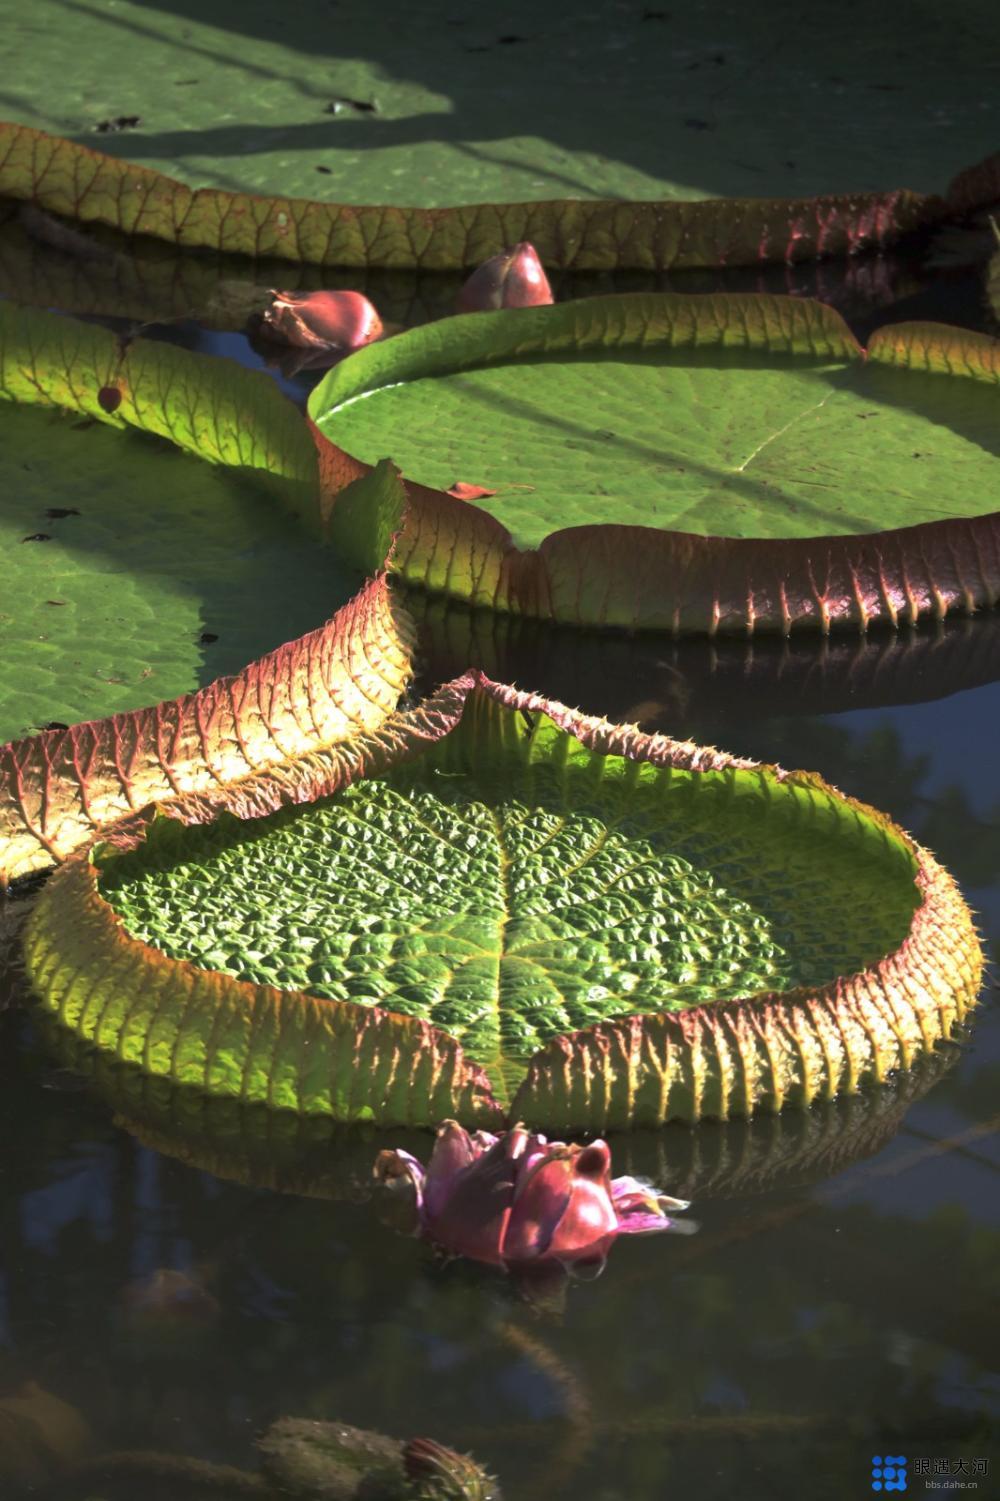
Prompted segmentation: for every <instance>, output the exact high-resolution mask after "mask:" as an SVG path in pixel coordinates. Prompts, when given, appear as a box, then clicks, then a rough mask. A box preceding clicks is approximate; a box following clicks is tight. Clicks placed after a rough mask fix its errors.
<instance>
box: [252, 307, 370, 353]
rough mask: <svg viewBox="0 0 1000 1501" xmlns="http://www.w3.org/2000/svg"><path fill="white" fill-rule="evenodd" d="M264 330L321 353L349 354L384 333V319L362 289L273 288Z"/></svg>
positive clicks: (283, 339)
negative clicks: (295, 290)
mask: <svg viewBox="0 0 1000 1501" xmlns="http://www.w3.org/2000/svg"><path fill="white" fill-rule="evenodd" d="M271 295H272V297H273V298H274V302H273V303H272V304H271V306H270V307H269V308H267V309H266V311H265V312H264V315H263V332H264V333H266V334H268V335H269V336H270V337H271V338H275V339H280V340H281V342H282V343H284V344H294V345H295V346H296V347H297V348H299V349H310V350H313V351H315V352H317V353H320V352H322V353H327V352H332V353H337V354H346V353H348V352H349V351H350V350H352V349H360V348H361V346H362V345H363V344H370V343H371V342H372V340H373V339H378V338H380V337H381V335H382V332H383V329H382V320H381V318H380V317H379V315H378V313H377V312H376V311H375V308H374V307H373V306H372V304H371V303H370V302H369V301H368V298H367V297H364V296H363V295H362V294H361V293H360V292H346V291H341V292H272V293H271Z"/></svg>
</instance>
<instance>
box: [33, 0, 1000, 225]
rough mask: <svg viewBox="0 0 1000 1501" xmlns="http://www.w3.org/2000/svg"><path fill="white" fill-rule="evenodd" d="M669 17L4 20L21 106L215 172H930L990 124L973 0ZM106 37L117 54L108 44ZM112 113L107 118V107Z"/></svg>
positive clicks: (310, 11)
mask: <svg viewBox="0 0 1000 1501" xmlns="http://www.w3.org/2000/svg"><path fill="white" fill-rule="evenodd" d="M801 22H802V13H801V11H800V10H799V9H798V8H797V7H796V5H795V4H794V3H793V0H765V3H761V4H759V5H756V6H745V7H742V8H739V7H733V6H732V5H730V4H728V3H726V0H702V3H701V4H699V5H698V6H697V7H691V8H689V9H688V11H686V12H685V15H684V24H683V29H682V30H681V29H679V27H678V23H677V18H676V15H675V14H674V15H672V14H670V13H669V9H668V11H667V12H665V11H664V10H663V9H662V7H652V6H650V7H643V6H634V7H633V6H629V7H625V6H622V5H620V4H615V3H613V0H600V3H592V4H590V5H588V7H587V8H586V9H585V10H581V9H579V8H574V9H572V10H565V11H564V10H562V9H561V8H556V9H549V10H547V11H545V12H544V13H543V12H540V11H539V9H538V7H537V6H536V5H534V4H532V3H531V0H508V3H506V4H505V5H504V7H503V10H502V12H497V11H490V10H487V9H484V8H478V7H469V6H455V5H453V4H450V3H435V4H429V5H425V6H422V7H421V8H420V12H419V15H415V13H414V11H413V8H412V7H411V6H409V5H406V4H404V3H403V0H385V3H383V5H382V6H381V7H380V10H379V21H378V25H374V26H373V24H372V14H371V9H370V6H369V4H368V3H367V0H339V3H338V4H337V6H336V7H335V8H333V7H329V8H327V9H323V10H317V8H316V7H314V6H309V7H297V6H290V7H285V8H284V9H281V10H277V9H275V7H274V6H273V5H272V4H270V3H268V0H211V3H208V4H205V3H200V0H199V3H194V0H184V3H173V4H171V5H170V6H169V7H166V6H162V5H161V6H152V5H149V4H144V3H142V0H116V4H115V5H114V7H113V8H111V9H106V8H103V7H95V6H87V5H81V6H72V7H67V6H66V5H65V4H60V3H59V0H36V5H35V7H34V9H33V10H32V12H31V14H30V16H29V15H28V14H27V13H24V14H21V13H16V14H13V15H12V16H11V17H10V19H9V24H8V28H7V32H6V36H5V46H6V56H7V58H8V61H9V74H10V76H9V79H8V84H7V87H6V89H5V95H4V100H5V105H6V107H7V108H8V109H9V110H11V111H12V112H13V113H14V114H15V115H16V117H17V118H19V119H21V120H23V121H24V122H25V123H26V124H29V125H34V126H39V127H41V128H43V129H45V130H55V131H58V132H59V133H60V134H63V135H72V136H75V137H76V138H77V139H78V140H81V141H86V142H88V143H91V144H93V143H99V144H101V145H102V146H104V147H105V148H106V149H107V150H108V151H110V152H113V153H114V154H115V155H122V156H127V157H129V158H132V159H134V160H137V161H141V162H144V163H146V164H147V165H149V166H152V167H158V168H163V169H164V170H166V171H167V172H171V173H173V174H175V175H177V176H181V177H184V178H188V179H193V180H195V181H196V182H197V183H199V184H206V185H210V186H212V187H215V188H225V189H232V188H236V189H241V190H243V191H249V192H260V193H292V194H296V195H299V196H307V197H313V196H317V195H319V194H323V195H324V196H329V197H330V198H332V199H335V200H340V201H344V202H352V203H359V202H360V203H364V202H370V203H385V202H409V203H416V204H421V205H424V206H430V205H432V204H456V203H473V202H490V201H499V202H505V201H511V200H520V201H526V200H539V199H542V200H544V199H552V198H556V197H580V198H585V199H586V198H591V199H593V198H623V197H624V198H632V199H640V200H641V199H651V198H661V199H676V198H686V199H696V198H704V197H714V196H723V195H726V196H730V197H737V198H740V197H742V198H745V197H747V196H750V195H753V196H758V195H761V196H764V197H775V196H788V195H790V194H812V193H842V192H850V191H860V190H866V189H876V190H877V189H880V188H885V187H887V186H892V185H895V184H900V185H903V186H909V187H914V188H919V189H928V190H932V191H933V190H940V188H941V187H942V186H943V184H944V182H945V181H946V180H947V177H948V175H949V173H950V172H952V171H954V170H955V168H956V167H957V166H958V165H959V164H960V163H961V162H963V161H966V160H971V159H972V158H974V157H976V156H979V155H982V153H983V151H984V150H987V149H989V148H990V147H992V146H994V145H995V143H996V136H997V128H996V116H995V107H994V93H995V75H994V73H993V71H992V64H993V60H994V59H993V52H992V49H991V47H990V45H989V39H990V38H991V37H992V35H993V29H992V28H993V12H992V11H991V9H990V6H989V3H988V0H966V4H965V5H964V6H963V8H962V15H961V18H960V20H958V21H957V22H956V24H954V25H943V24H942V18H941V15H940V13H939V12H937V11H935V10H933V9H923V8H921V9H916V8H913V9H911V10H910V11H909V12H908V13H907V16H906V24H905V26H900V24H899V17H898V15H897V14H896V13H894V12H891V11H888V10H886V11H882V10H875V9H872V10H871V11H870V12H869V13H868V14H866V16H865V18H864V35H863V45H859V41H861V40H862V39H861V38H859V29H858V18H857V16H856V15H854V14H853V13H852V12H851V10H850V9H846V8H845V7H844V6H843V5H842V4H839V3H838V0H813V4H812V5H811V6H810V10H809V28H808V35H807V36H804V35H803V33H802V28H801ZM112 59H113V66H111V60H112ZM116 127H119V128H116Z"/></svg>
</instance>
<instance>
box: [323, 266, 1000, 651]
mask: <svg viewBox="0 0 1000 1501" xmlns="http://www.w3.org/2000/svg"><path fill="white" fill-rule="evenodd" d="M661 340H662V341H666V342H668V343H670V344H676V345H677V346H679V347H695V346H697V347H700V348H704V347H710V346H716V347H731V348H739V349H754V350H757V349H759V350H761V351H762V352H763V353H765V354H768V355H770V354H781V355H794V356H796V357H799V356H801V357H802V358H807V359H808V358H816V359H821V358H827V359H838V360H854V359H867V360H870V361H876V362H878V363H881V364H889V365H894V366H897V367H899V368H902V369H912V370H915V371H926V372H933V373H937V374H941V375H947V376H953V377H955V378H962V379H974V380H977V381H983V382H987V383H991V384H1000V341H998V340H996V339H992V338H990V337H989V336H987V335H985V334H979V333H973V332H970V331H968V330H965V329H959V328H951V327H949V326H947V325H945V324H934V323H899V324H891V325H888V326H886V327H885V328H882V329H879V330H877V331H876V332H875V333H874V334H873V336H872V338H871V340H870V342H869V345H868V348H867V349H866V350H863V349H862V348H861V347H860V345H858V343H857V341H856V340H855V339H854V337H853V335H852V334H851V332H850V330H849V328H848V327H847V324H846V323H845V322H844V320H843V319H842V318H841V316H840V314H839V313H837V312H836V311H835V310H834V309H833V308H830V307H827V306H826V305H825V304H822V303H818V302H813V301H811V300H809V299H806V298H793V297H784V296H777V295H775V296H770V295H762V294H725V293H721V294H704V295H696V296H686V295H683V294H677V293H635V294H622V295H617V296H610V297H608V296H606V297H595V298H581V299H579V300H578V301H575V302H571V303H562V304H559V305H557V306H555V307H543V308H532V309H527V310H524V309H522V310H517V311H515V312H499V313H477V314H470V315H466V316H465V317H458V318H453V319H449V320H447V321H445V322H442V323H438V324H435V325H428V326H427V327H425V328H418V329H413V330H411V331H410V332H409V333H408V334H405V335H402V336H400V337H399V338H397V339H394V340H388V341H386V343H384V344H381V345H371V346H369V347H368V348H367V349H364V350H361V351H359V352H358V353H356V354H354V355H352V356H351V358H350V359H349V360H346V361H344V362H343V363H342V364H341V365H340V366H338V367H336V368H335V369H334V370H333V371H331V372H330V374H329V375H327V376H326V377H325V378H324V380H323V381H322V382H321V383H320V385H319V386H317V388H316V390H315V391H314V392H313V395H312V397H311V398H310V403H309V411H310V415H311V419H316V418H317V417H319V416H320V414H321V413H322V412H323V411H325V410H329V409H330V407H332V406H333V405H334V404H335V403H336V402H339V401H342V400H346V399H348V398H349V397H350V396H352V395H357V394H358V393H360V392H361V391H364V390H366V389H370V388H372V387H373V386H375V385H377V384H380V383H383V382H386V381H388V380H390V379H397V380H401V379H406V378H407V377H408V376H411V375H413V374H414V373H415V372H416V371H417V370H420V369H422V368H425V369H426V368H429V369H432V370H441V369H445V368H449V367H450V368H456V366H458V365H461V366H462V367H463V368H467V367H470V366H473V365H476V364H479V363H489V362H490V361H492V360H499V359H502V358H504V357H506V356H510V355H516V354H524V353H528V352H535V351H537V350H546V351H552V350H554V349H566V348H581V347H596V346H601V345H605V346H607V345H612V346H621V345H627V344H630V343H631V344H643V343H653V342H656V341H661ZM449 362H451V365H450V366H449ZM310 427H311V431H312V434H313V438H314V441H315V442H316V445H317V448H318V451H319V460H320V483H321V491H322V495H323V510H324V517H325V520H326V524H327V526H328V527H329V528H330V529H331V532H332V535H334V536H335V537H336V539H337V542H338V545H339V546H340V547H341V548H343V549H344V551H345V553H346V554H347V555H348V556H351V557H352V558H353V559H354V560H355V561H356V562H359V563H360V562H361V560H362V559H367V558H370V557H371V556H372V555H373V552H374V551H377V548H378V545H380V544H379V542H378V540H376V534H377V538H381V537H382V536H384V535H385V532H386V530H387V528H391V529H392V530H394V531H399V532H400V535H399V538H398V542H397V547H396V551H395V553H394V560H393V568H394V570H395V571H396V572H398V573H399V574H400V575H401V576H402V577H403V578H404V579H405V580H406V582H407V583H411V584H415V585H418V586H420V587H422V588H424V589H427V590H428V591H429V592H431V593H436V594H443V595H448V596H450V597H452V598H455V599H459V600H462V601H464V602H465V603H468V604H471V605H473V606H477V607H484V608H487V609H494V610H502V611H508V612H510V613H513V614H519V615H526V616H530V617H533V618H537V619H542V620H549V621H553V622H556V623H558V624H564V625H581V626H587V625H599V626H619V627H625V628H628V629H643V630H662V631H669V632H670V633H671V634H673V635H675V636H679V635H684V634H691V633H704V634H707V635H709V636H715V635H720V634H727V633H729V634H732V633H739V634H742V635H747V636H750V635H753V634H755V633H757V632H776V633H779V634H782V635H785V636H787V635H790V634H791V632H792V631H793V630H796V629H800V628H805V629H809V630H813V631H819V632H822V633H823V634H827V633H829V632H830V631H831V630H837V629H842V628H854V629H856V630H862V631H863V630H866V629H867V628H868V627H869V626H871V625H877V624H887V625H891V626H894V627H897V626H900V625H907V624H913V623H915V622H916V621H918V620H921V619H925V618H933V619H935V620H942V619H944V618H945V616H947V615H949V614H952V613H965V614H972V613H974V612H975V611H976V610H978V609H980V608H982V607H984V606H992V605H994V604H996V603H997V601H998V600H1000V511H993V512H989V513H987V514H983V515H979V516H970V517H960V516H956V517H951V518H946V519H944V520H941V521H932V522H923V523H920V524H918V525H915V526H906V527H894V528H890V529H888V530H885V531H878V532H869V533H864V534H848V535H842V536H825V537H803V538H788V539H777V540H776V539H773V538H734V537H723V536H714V537H713V536H701V535H696V534H694V533H689V532H678V531H670V530H666V529H656V528H652V527H642V526H620V525H614V524H611V523H609V524H606V525H600V526H597V525H591V526H577V527H567V528H563V529H561V530H558V531H555V532H551V533H550V534H549V535H548V536H547V537H545V538H544V540H543V541H542V542H541V544H540V545H539V546H538V547H537V548H525V549H521V548H518V547H517V546H516V545H515V544H514V543H513V541H512V539H511V536H510V533H509V532H508V531H507V529H506V528H505V527H504V526H503V525H502V524H501V523H500V522H499V521H498V520H497V519H496V517H494V516H492V515H490V514H489V513H488V512H486V511H484V510H483V509H482V508H481V507H479V506H477V505H476V504H475V502H474V501H461V500H457V499H456V498H455V497H454V496H452V495H449V494H447V493H446V492H444V491H440V490H434V489H430V488H428V487H427V486H424V485H418V484H416V483H414V482H411V481H408V480H406V479H405V477H402V483H400V480H399V478H397V472H396V471H395V470H393V469H392V468H391V466H389V465H388V464H384V465H380V466H377V467H376V469H372V468H371V466H369V465H367V464H364V463H362V462H361V461H359V460H358V459H356V458H354V457H353V456H352V455H350V454H348V453H346V452H345V451H344V450H343V449H341V448H339V447H338V446H337V445H336V444H334V443H333V442H331V441H330V440H329V439H328V438H327V437H325V436H324V434H323V433H322V432H321V431H320V430H319V428H318V427H317V426H316V422H315V420H311V422H310Z"/></svg>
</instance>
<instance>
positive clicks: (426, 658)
mask: <svg viewBox="0 0 1000 1501" xmlns="http://www.w3.org/2000/svg"><path fill="white" fill-rule="evenodd" d="M405 598H406V606H407V609H408V610H409V612H410V614H411V615H412V617H413V619H414V623H415V625H416V628H417V658H418V661H419V662H420V664H421V677H422V679H423V682H424V683H425V684H427V685H429V686H436V685H437V684H439V683H446V682H448V681H449V679H451V678H453V677H456V676H457V675H458V674H459V672H461V671H462V670H463V669H464V668H465V667H467V666H473V667H479V668H482V670H483V672H485V673H486V676H487V677H490V678H493V679H494V680H495V681H496V682H501V683H530V684H531V685H532V687H533V688H534V689H535V691H536V692H538V693H542V694H544V695H545V697H546V698H554V699H558V700H559V702H560V703H564V704H575V705H577V706H578V707H579V708H580V709H582V710H584V711H585V712H586V713H588V714H604V715H606V716H607V717H608V718H609V719H614V720H619V721H625V722H627V723H630V724H631V723H633V722H635V723H637V724H639V725H640V726H641V727H642V728H643V729H646V730H648V729H653V728H656V729H661V730H664V731H665V732H667V733H670V731H671V729H673V730H674V731H675V732H676V728H677V725H678V723H679V722H681V721H684V722H687V723H690V722H691V721H692V719H694V720H697V721H698V722H699V723H700V724H702V725H703V724H704V723H705V722H706V720H708V719H721V718H722V717H724V716H732V715H734V714H735V715H741V714H742V715H753V716H756V717H759V716H761V715H767V714H781V715H791V716H799V715H803V714H837V713H842V712H844V711H845V710H848V709H875V708H885V707H887V706H889V705H892V704H910V703H929V702H931V701H932V700H934V699H938V698H946V697H948V696H949V695H950V694H953V693H961V692H962V691H963V690H965V689H969V688H977V687H980V686H982V685H983V684H984V683H993V682H995V681H996V680H997V679H998V678H1000V615H998V614H997V613H996V611H993V612H990V613H984V614H982V615H979V616H976V617H975V618H974V619H971V620H969V619H966V618H964V617H958V618H952V619H948V620H945V621H942V622H940V623H936V624H934V625H933V626H928V627H927V628H926V629H923V630H914V631H899V632H896V631H871V632H868V633H867V634H866V635H863V636H855V635H853V634H852V635H848V634H840V635H834V636H830V637H828V638H825V639H824V640H821V641H816V640H815V639H812V638H810V637H808V636H805V635H802V636H793V637H791V639H784V638H782V637H763V636H762V637H760V638H758V639H756V640H754V641H752V642H751V641H742V640H740V639H739V638H727V639H724V640H723V639H719V640H715V641H709V640H706V639H705V638H704V637H688V638H686V639H682V640H672V639H665V638H664V637H663V636H662V635H660V634H657V633H650V634H648V635H636V636H634V635H631V634H628V633H626V632H624V631H601V630H581V629H575V630H574V629H570V628H568V627H567V628H559V627H553V626H552V625H550V624H548V623H546V622H542V621H538V620H527V619H525V618H524V617H523V616H517V615H506V614H499V613H498V612H497V611H495V610H471V609H469V608H468V607H467V606H465V605H461V604H458V603H456V602H455V601H453V600H448V599H442V598H439V597H435V596H432V595H427V594H424V593H422V592H421V591H419V590H416V589H410V590H407V592H406V596H405ZM699 733H703V732H702V731H699ZM709 733H710V735H711V734H713V733H714V731H713V732H709ZM719 733H720V734H721V733H722V727H721V725H720V731H719Z"/></svg>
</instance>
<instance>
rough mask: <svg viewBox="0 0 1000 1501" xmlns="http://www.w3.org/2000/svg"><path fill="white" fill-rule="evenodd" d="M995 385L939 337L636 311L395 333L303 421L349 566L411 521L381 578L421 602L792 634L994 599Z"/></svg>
mask: <svg viewBox="0 0 1000 1501" xmlns="http://www.w3.org/2000/svg"><path fill="white" fill-rule="evenodd" d="M998 380H1000V342H997V341H995V340H992V339H988V338H986V337H985V336H983V335H978V334H972V333H967V332H965V331H963V330H959V329H949V328H947V327H945V326H943V325H941V326H938V325H934V324H902V325H895V326H890V327H887V328H884V329H882V330H880V331H879V332H878V333H876V334H875V335H874V337H873V338H872V340H871V342H870V344H869V346H868V349H867V350H862V349H861V348H860V346H859V345H858V344H857V342H856V341H855V339H854V338H853V336H852V334H851V333H850V330H849V329H848V327H847V325H846V324H845V323H844V321H843V319H842V318H841V317H840V316H839V314H837V313H836V312H834V311H833V310H832V309H831V308H828V307H824V306H822V305H821V304H819V303H814V302H808V301H805V300H796V299H792V298H786V297H746V296H735V295H731V296H727V295H720V296H704V297H681V296H676V295H672V294H662V295H654V294H649V295H640V294H636V295H624V296H612V297H598V298H590V299H584V300H581V301H578V302H574V303H567V304H563V305H558V306H553V307H542V308H531V309H517V310H511V311H502V312H496V313H476V314H470V315H466V316H465V317H458V318H451V319H448V320H445V321H444V322H442V323H439V324H434V325H430V326H428V327H425V328H419V329H412V330H411V331H410V332H409V333H406V334H402V335H400V336H399V337H398V338H395V339H391V340H387V341H385V342H384V343H382V344H375V345H371V346H369V347H368V348H367V349H364V350H361V351H359V352H357V353H356V354H354V355H353V356H352V357H351V358H350V359H349V360H346V361H344V362H343V363H342V364H341V365H339V366H337V367H336V369H334V370H333V371H331V372H330V373H329V374H328V375H327V376H326V377H325V378H324V380H323V381H322V382H321V383H320V385H319V386H318V387H317V388H316V390H315V391H314V392H313V395H312V397H311V398H310V407H309V409H310V413H311V416H312V418H313V420H314V422H315V423H316V424H317V425H318V429H319V433H320V434H321V435H322V437H323V438H325V439H326V442H325V443H324V442H323V441H322V438H319V439H318V441H320V446H321V459H322V462H323V467H324V474H325V484H326V488H327V490H328V492H329V494H330V497H331V498H330V513H331V524H332V527H333V531H334V535H335V536H336V538H337V541H338V543H339V545H340V546H341V547H342V548H343V549H345V551H347V552H348V553H349V554H350V555H352V556H353V557H354V558H355V559H356V561H358V562H365V561H366V560H368V559H370V558H372V557H374V556H375V555H384V553H383V552H382V549H383V547H384V542H385V538H386V537H387V535H390V534H391V533H392V532H393V531H394V530H397V529H398V528H399V526H400V524H401V522H402V521H403V519H404V517H405V529H404V531H403V535H402V537H401V539H400V542H399V545H398V547H397V550H396V553H395V562H394V566H395V567H396V568H397V570H398V571H399V572H400V573H401V574H402V575H403V577H405V578H406V579H408V580H410V581H413V582H415V583H420V584H421V585H423V586H424V587H426V588H428V589H430V590H431V591H433V592H439V593H445V594H449V595H451V596H453V597H457V598H460V599H464V600H467V601H469V602H471V603H472V604H476V605H488V606H491V607H493V608H498V609H503V610H509V611H512V612H515V613H522V614H525V615H534V616H539V617H541V618H543V619H548V620H557V621H561V622H565V623H571V624H580V625H591V624H598V625H616V626H629V627H636V626H640V627H654V628H658V629H666V630H670V631H673V632H674V633H681V632H686V631H702V632H708V633H709V634H710V635H714V634H716V633H718V632H726V631H740V632H746V633H752V632H754V631H758V630H765V631H766V630H770V631H780V632H783V633H784V634H786V635H787V634H788V633H789V632H790V631H791V630H792V629H793V628H795V627H797V626H800V625H805V626H810V627H812V628H814V629H819V630H822V631H828V630H830V629H831V628H833V627H837V626H842V625H854V626H855V627H860V628H862V629H864V628H865V627H866V626H868V625H869V624H872V623H874V622H877V621H886V622H889V623H892V624H898V623H900V622H904V621H913V620H916V619H918V618H920V617H921V616H925V615H931V616H934V617H937V618H941V617H943V616H944V615H946V614H947V613H948V612H949V611H952V610H965V611H972V610H974V609H976V608H977V607H979V606H980V605H983V604H992V603H993V602H995V601H996V600H997V599H998V598H1000V513H998V512H997V511H996V504H997V502H996V489H995V487H996V484H997V476H998V473H1000V471H998V468H997V453H998V445H997V438H996V387H997V383H998ZM386 455H389V456H391V457H392V459H393V460H394V461H395V463H396V464H398V465H399V467H400V468H401V470H402V472H403V474H404V475H405V477H406V481H407V484H406V492H407V494H406V495H405V496H404V493H403V490H402V489H401V488H400V487H399V486H398V485H396V486H395V487H394V486H393V477H392V474H391V473H388V472H386V471H384V470H378V469H376V470H375V471H374V472H373V470H372V466H373V465H375V464H376V462H377V461H379V460H381V459H383V458H384V457H385V456H386ZM456 480H460V481H463V482H465V483H466V484H473V485H475V486H477V487H481V490H482V498H481V499H476V500H475V502H471V501H468V500H459V499H456V498H455V497H454V496H452V495H451V494H448V493H447V492H448V490H449V489H450V488H451V487H452V486H453V483H454V482H455V481H456ZM407 500H408V504H407Z"/></svg>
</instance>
